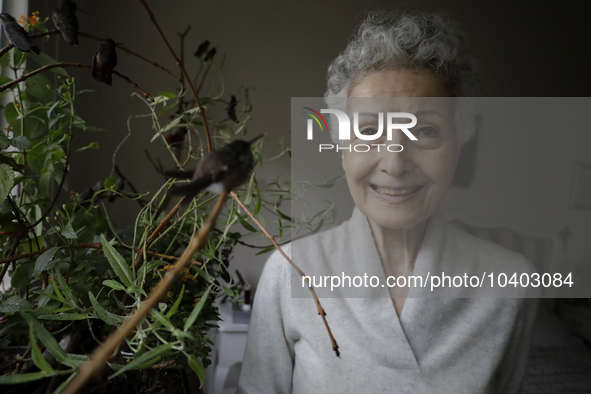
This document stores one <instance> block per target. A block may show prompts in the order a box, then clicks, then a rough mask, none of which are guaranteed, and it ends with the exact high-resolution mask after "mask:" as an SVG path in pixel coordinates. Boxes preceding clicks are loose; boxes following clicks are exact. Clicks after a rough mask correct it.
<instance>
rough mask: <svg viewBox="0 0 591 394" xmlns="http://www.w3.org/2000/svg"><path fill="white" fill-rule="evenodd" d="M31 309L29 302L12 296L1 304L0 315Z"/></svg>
mask: <svg viewBox="0 0 591 394" xmlns="http://www.w3.org/2000/svg"><path fill="white" fill-rule="evenodd" d="M31 308H32V307H31V304H30V303H29V301H27V300H25V299H23V298H20V297H17V296H12V297H10V298H8V299H6V300H4V301H2V302H0V313H13V312H20V311H24V310H27V309H31Z"/></svg>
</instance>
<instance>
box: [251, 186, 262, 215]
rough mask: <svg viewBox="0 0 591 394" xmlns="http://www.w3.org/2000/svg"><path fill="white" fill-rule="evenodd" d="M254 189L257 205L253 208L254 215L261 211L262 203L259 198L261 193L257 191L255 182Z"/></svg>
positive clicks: (257, 187)
mask: <svg viewBox="0 0 591 394" xmlns="http://www.w3.org/2000/svg"><path fill="white" fill-rule="evenodd" d="M255 188H256V191H257V205H256V206H255V207H254V211H253V214H255V215H256V214H257V213H259V211H260V210H261V204H262V203H263V199H262V197H261V191H260V190H259V184H258V183H257V182H255Z"/></svg>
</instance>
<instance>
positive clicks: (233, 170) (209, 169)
mask: <svg viewBox="0 0 591 394" xmlns="http://www.w3.org/2000/svg"><path fill="white" fill-rule="evenodd" d="M261 137H263V135H259V136H258V137H256V138H254V139H252V140H250V141H244V140H235V141H232V142H231V143H229V144H227V145H225V146H222V147H221V148H219V149H216V150H214V151H213V152H211V153H210V154H208V155H207V156H205V157H204V158H203V159H202V160H201V161H200V162H199V164H198V165H197V168H196V169H195V171H166V174H167V175H169V176H172V177H174V178H184V179H191V182H190V183H188V184H186V185H182V186H175V187H174V188H172V189H171V193H173V194H184V195H185V198H184V200H183V202H182V206H183V207H186V206H187V205H189V204H190V203H191V201H192V200H193V198H195V196H197V194H199V193H200V192H201V191H202V190H203V189H205V188H209V190H210V191H212V192H214V193H221V191H222V190H225V191H227V192H230V191H232V190H233V189H235V188H237V187H238V186H240V185H242V184H243V183H244V182H246V181H247V180H248V177H249V176H250V174H251V173H252V170H253V169H254V156H253V155H252V152H251V151H250V146H251V145H252V144H253V143H254V142H255V141H257V140H259V139H260V138H261Z"/></svg>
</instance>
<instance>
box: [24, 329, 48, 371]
mask: <svg viewBox="0 0 591 394" xmlns="http://www.w3.org/2000/svg"><path fill="white" fill-rule="evenodd" d="M29 341H30V342H31V352H32V353H31V358H32V359H33V362H34V363H35V365H36V366H37V368H39V369H40V370H41V371H44V372H51V371H53V368H51V365H49V363H48V362H47V360H46V359H45V358H44V357H43V354H42V353H41V349H39V345H37V340H36V339H35V333H34V332H33V325H32V324H29Z"/></svg>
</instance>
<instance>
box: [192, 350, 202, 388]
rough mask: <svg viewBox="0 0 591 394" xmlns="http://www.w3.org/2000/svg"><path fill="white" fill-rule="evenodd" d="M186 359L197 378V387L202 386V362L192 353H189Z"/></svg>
mask: <svg viewBox="0 0 591 394" xmlns="http://www.w3.org/2000/svg"><path fill="white" fill-rule="evenodd" d="M188 361H189V367H191V369H192V370H193V371H194V372H195V373H196V374H197V377H198V378H199V388H201V387H203V381H204V380H205V368H203V364H201V362H200V361H199V360H198V359H197V357H195V356H194V355H190V356H189V360H188Z"/></svg>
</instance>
